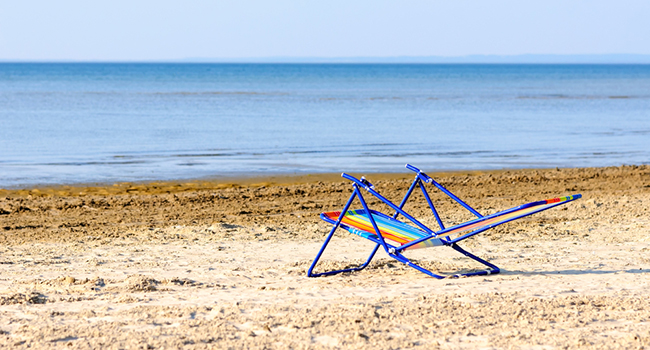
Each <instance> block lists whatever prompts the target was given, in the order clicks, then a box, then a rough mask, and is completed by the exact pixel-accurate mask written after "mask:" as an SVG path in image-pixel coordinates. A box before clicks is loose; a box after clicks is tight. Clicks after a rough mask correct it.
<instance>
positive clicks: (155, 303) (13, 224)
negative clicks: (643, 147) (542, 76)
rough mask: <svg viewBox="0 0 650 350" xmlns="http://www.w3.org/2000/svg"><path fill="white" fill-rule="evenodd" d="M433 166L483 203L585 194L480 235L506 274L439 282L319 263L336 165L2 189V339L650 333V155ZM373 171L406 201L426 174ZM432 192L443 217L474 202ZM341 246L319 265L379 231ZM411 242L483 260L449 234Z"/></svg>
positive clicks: (134, 342)
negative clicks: (333, 271)
mask: <svg viewBox="0 0 650 350" xmlns="http://www.w3.org/2000/svg"><path fill="white" fill-rule="evenodd" d="M436 175H437V176H436V178H437V179H438V180H439V182H440V183H442V184H443V185H445V186H447V187H448V188H449V189H450V190H452V191H453V192H454V193H456V194H457V195H459V196H461V197H462V198H464V199H465V200H466V201H467V202H468V203H470V204H471V205H473V206H474V207H476V208H477V209H478V210H479V211H480V212H483V213H492V212H496V211H499V210H501V209H505V208H509V207H512V206H514V205H517V204H522V203H526V202H529V201H533V200H539V199H546V198H551V197H555V196H558V195H568V194H574V193H582V194H583V196H584V197H583V198H582V199H580V200H578V201H575V202H572V203H569V204H568V205H565V206H564V207H561V208H555V209H551V210H548V211H545V212H543V213H540V214H536V215H534V216H532V217H529V218H526V219H523V220H519V221H516V222H512V223H508V224H506V225H503V226H500V227H498V228H497V229H494V230H491V231H488V232H485V233H483V234H480V235H478V236H476V237H474V238H471V239H469V240H467V241H466V243H465V244H464V245H463V246H464V247H465V248H467V249H468V250H470V251H472V252H473V253H475V254H477V255H479V256H481V257H484V258H487V259H489V260H490V261H491V262H493V263H495V264H496V265H498V266H499V267H501V268H502V273H501V274H497V275H490V276H482V277H470V278H460V279H443V280H437V279H434V278H431V277H427V276H425V275H424V274H421V273H419V272H417V271H415V270H413V269H410V268H408V267H405V266H403V265H401V264H399V263H397V262H395V261H393V260H391V259H389V258H388V257H387V256H386V254H384V253H383V252H381V253H380V254H378V256H377V258H376V260H375V261H374V263H373V264H371V265H370V266H369V267H368V268H367V269H366V270H364V271H361V272H357V273H352V274H342V275H337V276H331V277H323V278H307V277H306V275H305V271H306V269H307V268H308V267H309V264H310V263H311V260H312V259H313V257H314V256H315V254H316V252H317V251H318V249H319V248H320V245H321V244H322V240H323V238H324V236H325V235H326V234H327V232H328V225H327V224H326V223H324V222H321V221H320V220H319V218H318V214H319V213H320V212H322V211H329V210H336V209H340V208H341V206H342V205H343V204H344V203H345V200H346V199H347V197H348V196H349V195H350V191H351V186H350V184H349V183H347V182H344V181H342V180H341V179H340V178H338V177H335V176H330V175H323V176H307V177H301V178H292V177H284V178H280V177H278V178H265V179H248V180H245V181H244V180H242V181H231V182H224V181H195V182H191V183H156V184H151V183H150V184H115V185H113V184H109V185H106V186H82V187H63V186H61V187H51V188H38V189H23V190H0V271H1V272H2V274H1V278H0V347H13V348H64V347H65V348H68V347H69V348H84V349H85V348H93V349H96V348H108V349H112V348H116V349H132V348H137V349H157V348H182V347H186V348H232V349H240V348H251V349H269V348H281V349H284V348H295V349H321V348H322V349H337V348H341V349H343V348H359V349H396V348H422V349H429V348H444V349H447V348H450V349H459V348H461V349H462V348H471V349H474V348H487V349H492V348H495V349H498V348H507V349H509V348H526V349H530V348H534V349H555V348H580V347H589V348H605V349H608V348H648V347H650V301H649V299H648V295H649V294H650V293H649V292H648V287H649V286H650V277H649V276H650V274H649V273H650V253H649V249H650V230H649V229H650V210H649V208H650V166H623V167H612V168H589V169H545V170H517V171H500V172H470V173H446V174H436ZM368 178H369V179H370V180H371V181H373V182H374V183H375V185H376V187H377V189H378V190H379V191H380V192H381V193H382V194H384V195H385V196H386V197H388V198H390V199H394V200H396V199H398V198H399V197H400V196H401V195H402V194H403V193H404V191H405V190H406V189H407V188H408V185H409V183H410V181H411V180H412V177H411V176H410V175H408V174H406V173H405V174H393V175H391V174H384V175H375V176H373V175H370V176H368ZM375 179H376V181H375ZM366 197H367V196H366ZM367 199H369V198H367ZM414 199H415V201H413V202H412V203H411V204H410V205H409V206H407V209H408V210H410V211H412V212H413V213H415V214H416V215H417V216H418V217H419V218H421V219H422V221H424V222H425V223H428V224H432V223H433V222H434V220H433V218H432V215H431V214H430V212H427V210H428V209H427V208H426V206H425V205H424V202H423V201H422V200H421V199H422V198H421V197H415V198H414ZM433 200H434V202H435V203H436V204H437V205H438V206H439V210H440V212H441V213H442V216H443V220H444V221H445V222H446V223H452V222H455V223H458V222H462V221H463V220H466V219H469V218H470V217H471V216H470V215H469V214H468V213H467V212H466V211H464V210H463V209H462V208H460V207H458V206H456V205H453V204H452V203H451V202H450V201H448V200H446V199H445V198H444V197H443V196H442V195H440V194H438V193H435V194H434V196H433ZM371 202H372V205H374V206H375V207H376V208H377V209H382V207H381V206H378V203H376V202H375V201H371ZM330 247H331V248H330V249H329V250H328V251H326V253H325V255H324V258H323V264H322V265H320V266H319V269H321V270H322V269H325V268H336V267H344V266H350V265H352V264H355V263H358V262H360V261H361V260H362V259H363V258H365V256H366V255H367V254H368V252H369V250H370V249H371V248H372V245H371V244H370V243H368V242H367V241H364V240H363V239H361V238H359V237H356V236H354V235H350V234H348V233H346V232H343V231H341V232H340V233H339V234H338V235H337V237H336V238H335V239H334V240H333V241H332V244H331V246H330ZM409 256H410V257H413V259H414V260H416V261H418V262H419V263H421V264H422V265H423V266H425V267H428V268H431V269H434V270H436V271H440V272H454V271H459V270H460V271H468V270H472V269H475V268H480V266H478V265H476V264H475V263H473V262H471V261H470V260H468V259H466V258H464V257H462V256H460V255H459V254H458V253H456V252H454V251H453V250H451V249H449V248H444V247H443V248H432V249H424V250H418V251H414V252H413V253H411V254H410V255H409Z"/></svg>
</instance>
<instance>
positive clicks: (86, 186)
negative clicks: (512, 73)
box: [0, 165, 648, 197]
mask: <svg viewBox="0 0 650 350" xmlns="http://www.w3.org/2000/svg"><path fill="white" fill-rule="evenodd" d="M643 166H648V165H620V166H606V167H570V168H558V167H552V168H512V169H510V168H509V169H484V170H481V169H476V170H452V171H433V172H431V171H427V170H426V169H421V170H422V171H424V172H425V173H427V174H428V175H429V176H431V177H433V178H446V177H453V176H459V175H471V176H475V175H482V174H501V173H507V172H512V173H527V172H549V171H555V170H556V169H562V170H569V169H592V170H596V169H612V168H621V169H623V168H627V167H643ZM348 173H349V174H350V175H353V176H355V177H357V178H360V177H361V176H366V177H367V178H368V179H369V180H370V181H384V180H398V179H406V178H412V177H413V175H414V173H413V172H411V171H409V170H408V169H406V168H404V169H403V171H401V172H365V173H357V172H348ZM341 181H342V182H344V181H345V180H344V179H342V178H341V173H314V174H289V173H287V174H268V175H253V176H225V177H204V178H188V179H176V180H164V181H162V180H152V181H124V182H120V181H117V182H96V183H72V184H57V185H49V184H44V185H39V184H36V185H25V186H19V187H17V188H12V187H9V188H2V187H0V196H6V197H25V196H30V195H31V196H35V197H43V196H70V197H75V196H87V195H100V196H102V195H103V196H108V195H123V194H164V193H181V192H188V191H201V190H221V189H226V188H237V187H263V186H267V187H268V186H286V185H297V184H307V183H317V182H326V183H332V182H341Z"/></svg>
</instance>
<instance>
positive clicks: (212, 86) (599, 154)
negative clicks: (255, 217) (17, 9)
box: [0, 63, 650, 188]
mask: <svg viewBox="0 0 650 350" xmlns="http://www.w3.org/2000/svg"><path fill="white" fill-rule="evenodd" d="M406 163H410V164H413V165H415V166H417V167H419V168H421V169H424V170H426V171H431V172H435V171H454V170H481V169H485V170H490V169H517V168H551V167H604V166H620V165H623V164H628V165H640V164H648V163H650V65H631V64H630V65H614V64H608V65H584V64H571V65H559V64H539V65H534V64H532V65H527V64H504V65H501V64H192V63H179V64H175V63H0V188H21V187H29V186H36V185H60V184H88V183H101V184H110V183H114V182H127V181H128V182H131V181H136V182H137V181H160V180H163V181H164V180H183V179H204V178H205V179H215V178H216V179H218V178H226V177H251V176H266V175H282V174H285V175H290V174H301V175H305V174H316V173H330V172H334V173H337V172H351V173H373V172H374V173H376V172H406V169H404V165H405V164H406Z"/></svg>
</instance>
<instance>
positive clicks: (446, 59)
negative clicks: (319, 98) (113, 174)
mask: <svg viewBox="0 0 650 350" xmlns="http://www.w3.org/2000/svg"><path fill="white" fill-rule="evenodd" d="M10 62H19V63H22V62H24V63H49V62H51V63H84V62H97V63H140V62H141V63H333V64H336V63H357V64H363V63H369V64H373V63H375V64H382V63H384V64H409V63H411V64H650V55H645V54H583V55H553V54H548V55H540V54H523V55H467V56H392V57H372V56H368V57H363V56H359V57H288V56H286V57H285V56H273V57H239V58H234V57H229V58H210V57H189V58H182V59H156V60H105V61H104V60H8V59H0V63H10Z"/></svg>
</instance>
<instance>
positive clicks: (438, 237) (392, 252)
mask: <svg viewBox="0 0 650 350" xmlns="http://www.w3.org/2000/svg"><path fill="white" fill-rule="evenodd" d="M406 168H407V169H409V170H411V171H413V172H415V173H416V175H415V179H414V180H413V183H412V184H411V186H410V187H409V189H408V191H407V192H406V195H405V196H404V198H403V199H402V201H401V202H400V204H399V205H395V204H393V203H392V202H391V201H389V200H388V199H386V198H384V197H383V196H382V195H380V194H379V193H377V191H375V187H374V186H373V185H372V184H371V183H370V182H368V181H367V180H366V179H365V178H363V177H362V178H361V179H357V178H355V177H353V176H350V175H348V174H346V173H343V174H341V176H342V177H343V178H345V179H348V180H350V181H352V188H353V191H352V195H351V196H350V198H349V199H348V201H347V203H346V204H345V207H344V208H343V210H342V211H341V214H340V215H339V217H338V219H337V220H336V221H332V220H330V219H329V218H327V217H325V216H323V215H322V214H321V218H323V219H324V220H325V221H327V222H330V223H332V224H333V226H332V229H331V230H330V232H329V234H328V235H327V238H326V239H325V242H324V243H323V246H322V247H321V248H320V251H319V252H318V254H317V255H316V258H315V259H314V261H313V262H312V264H311V266H310V267H309V270H308V271H307V276H308V277H320V276H330V275H335V274H339V273H343V272H353V271H360V270H363V269H364V268H366V267H367V266H368V265H369V264H370V262H371V261H372V259H373V258H374V256H375V254H376V253H377V250H379V247H382V248H383V249H384V251H386V253H387V254H388V255H389V256H390V257H391V258H393V259H395V260H397V261H399V262H402V263H404V264H406V265H407V266H409V267H412V268H414V269H416V270H418V271H420V272H422V273H424V274H427V275H429V276H431V277H435V278H439V279H441V278H448V277H462V276H480V275H490V274H497V273H499V272H500V271H501V270H500V269H499V268H498V267H497V266H496V265H494V264H491V263H489V262H487V261H485V260H483V259H481V258H479V257H477V256H476V255H473V254H471V253H469V252H467V251H466V250H464V249H463V248H461V247H460V246H459V245H458V242H460V241H462V240H464V239H467V238H469V237H472V236H474V235H476V234H479V233H481V232H484V231H486V230H488V229H490V228H493V227H495V226H498V225H501V224H503V223H506V222H509V221H512V220H516V219H518V217H517V218H513V219H511V220H507V221H503V222H499V223H497V224H493V225H490V226H486V227H482V228H480V229H477V230H474V231H471V232H469V233H466V234H464V235H461V236H459V237H457V238H454V239H452V238H450V237H448V236H445V235H444V234H445V232H449V231H450V230H452V229H457V228H458V227H459V226H455V227H452V228H448V229H447V228H445V225H444V224H443V223H442V220H441V219H440V215H438V212H437V210H436V208H435V206H434V205H433V202H432V201H431V198H430V197H429V193H428V192H427V190H426V188H425V186H424V183H429V184H432V185H434V186H435V187H436V188H438V189H439V190H440V191H442V192H443V193H444V194H446V195H447V196H449V197H450V198H451V199H453V200H454V201H456V202H457V203H458V204H460V205H461V206H463V207H464V208H465V209H467V210H468V211H469V212H470V213H472V214H474V215H475V216H476V217H477V219H475V220H471V221H468V222H466V223H464V224H461V225H462V226H465V225H470V224H473V223H476V222H480V221H482V220H486V219H489V218H492V217H494V216H497V215H503V214H507V213H508V212H512V211H516V210H519V209H522V208H524V207H525V206H531V205H536V204H538V202H534V203H529V204H527V205H525V206H519V207H515V208H512V209H508V210H506V211H502V212H499V213H496V214H492V215H488V216H483V215H481V214H480V213H479V212H478V211H476V210H475V209H474V208H472V207H471V206H469V205H468V204H467V203H465V202H463V201H462V200H461V199H460V198H458V197H457V196H456V195H454V194H453V193H451V192H450V191H449V190H447V189H446V188H444V187H443V186H442V185H440V184H439V183H438V182H436V181H435V180H433V179H432V178H431V177H429V176H428V175H427V174H425V173H423V172H422V171H421V170H420V169H418V168H416V167H414V166H412V165H410V164H407V165H406ZM416 187H419V188H420V190H421V191H422V194H423V195H424V198H425V199H426V201H427V204H428V205H429V208H430V209H431V211H432V213H433V215H434V217H435V218H436V221H437V222H438V225H439V226H440V230H439V231H437V232H434V231H432V230H431V229H429V228H428V227H427V226H425V225H424V224H422V223H420V222H419V221H418V220H417V219H415V218H414V217H412V216H411V215H409V214H408V213H407V212H406V211H404V210H403V209H402V208H403V207H404V205H405V204H406V202H407V200H408V199H409V198H410V196H411V194H413V191H414V190H415V188H416ZM361 189H364V190H366V191H367V192H368V193H370V194H372V195H373V196H375V197H376V198H378V199H379V200H381V201H382V202H384V203H385V204H386V205H388V206H389V207H390V208H392V209H393V210H395V213H394V214H393V215H392V218H393V219H396V218H397V217H398V216H399V215H402V216H404V217H405V218H406V219H408V220H409V221H411V222H412V223H413V224H414V225H416V226H417V227H419V228H420V229H422V230H423V231H424V232H425V233H427V234H428V235H426V236H424V237H422V238H419V239H417V240H414V241H411V242H409V243H406V244H404V245H401V246H395V245H392V244H390V243H387V242H386V240H385V239H384V237H383V235H382V234H381V232H380V230H379V227H378V226H377V223H376V222H375V219H374V218H373V214H372V213H371V211H370V209H369V208H368V204H367V203H366V201H365V200H364V198H363V195H362V194H361ZM580 197H581V195H579V194H578V195H575V196H573V198H572V199H571V200H575V199H578V198H580ZM355 198H358V199H359V201H360V202H361V205H362V206H363V209H365V210H366V212H367V213H368V217H369V219H370V222H371V224H372V227H373V229H374V231H375V234H376V238H374V237H366V238H367V239H369V240H370V241H373V242H374V243H375V247H374V248H373V249H372V251H371V253H370V256H368V259H367V260H366V262H365V263H363V264H362V265H359V266H357V267H353V268H347V269H342V270H333V271H326V272H320V273H314V268H315V267H316V265H317V264H318V261H319V260H320V258H321V256H322V254H323V252H324V251H325V248H327V245H328V244H329V242H330V240H331V239H332V237H333V235H334V232H335V231H336V230H337V229H338V228H339V227H340V226H341V225H342V223H341V221H342V220H343V218H344V217H345V213H346V212H347V211H348V210H349V209H350V206H351V205H352V202H353V201H354V199H355ZM563 203H566V202H561V203H558V204H557V205H560V204H563ZM554 206H555V205H553V206H550V207H548V208H547V209H549V208H551V207H554ZM531 214H532V213H531ZM374 215H377V214H374ZM528 215H530V214H528ZM428 240H431V241H433V243H434V245H441V246H448V247H451V248H452V249H454V250H455V251H457V252H459V253H461V254H463V255H464V256H466V257H468V258H470V259H472V260H475V261H477V262H479V263H481V264H483V265H485V266H487V267H488V269H486V270H481V271H474V272H468V273H460V274H452V275H437V274H435V273H433V272H431V271H429V270H427V269H425V268H423V267H422V266H419V265H417V264H415V263H413V262H411V261H410V260H409V259H408V258H406V257H405V256H404V255H403V252H404V250H405V249H407V248H408V247H410V246H412V245H415V244H418V243H421V242H424V241H428Z"/></svg>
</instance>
